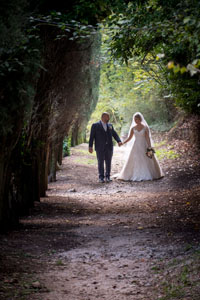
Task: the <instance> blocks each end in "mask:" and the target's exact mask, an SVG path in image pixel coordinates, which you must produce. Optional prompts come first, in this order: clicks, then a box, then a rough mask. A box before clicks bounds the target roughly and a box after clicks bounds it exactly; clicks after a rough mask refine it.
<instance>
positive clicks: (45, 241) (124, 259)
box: [0, 142, 200, 300]
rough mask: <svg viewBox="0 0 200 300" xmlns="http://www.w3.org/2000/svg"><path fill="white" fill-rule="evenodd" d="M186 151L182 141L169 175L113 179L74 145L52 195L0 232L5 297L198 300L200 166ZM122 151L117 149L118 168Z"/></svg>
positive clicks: (168, 164)
mask: <svg viewBox="0 0 200 300" xmlns="http://www.w3.org/2000/svg"><path fill="white" fill-rule="evenodd" d="M184 147H186V148H184ZM187 147H188V145H186V144H184V145H183V144H181V142H179V143H178V145H177V143H174V149H175V150H176V151H179V150H180V149H182V150H181V151H180V155H181V156H180V157H179V158H176V159H163V160H162V161H161V165H162V167H163V170H164V172H165V177H164V178H163V179H160V180H156V181H147V182H122V181H117V180H114V181H113V182H111V183H109V184H100V183H98V182H97V166H96V158H95V156H92V155H90V154H88V153H87V145H86V144H83V145H80V146H77V147H75V148H74V149H73V150H72V155H71V156H70V157H66V158H65V159H64V161H63V165H62V167H61V170H60V171H59V172H58V176H57V181H56V182H54V183H51V184H49V190H48V192H47V197H46V198H42V199H41V202H40V203H36V205H35V208H34V209H33V211H32V212H31V215H30V216H29V217H24V218H22V219H21V221H20V228H18V229H17V230H15V231H12V232H9V233H7V234H4V235H1V236H0V238H1V240H0V299H2V300H4V299H7V300H8V299H9V300H11V299H12V300H13V299H20V300H24V299H27V300H55V299H57V300H94V299H99V300H103V299H106V300H127V299H130V300H157V299H162V300H167V299H171V300H175V299H181V300H186V299H187V300H199V299H200V296H199V295H200V263H199V262H200V218H199V212H200V201H199V200H200V199H199V195H200V168H199V163H198V159H199V157H197V156H195V152H192V153H191V154H188V153H189V152H188V151H189V150H188V148H187ZM183 149H185V150H184V151H183ZM122 157H123V155H122V148H120V149H119V148H116V149H115V154H114V159H113V167H112V172H113V174H114V173H116V172H118V171H119V170H120V168H121V166H122V163H123V161H122Z"/></svg>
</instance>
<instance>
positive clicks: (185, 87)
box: [108, 0, 200, 114]
mask: <svg viewBox="0 0 200 300" xmlns="http://www.w3.org/2000/svg"><path fill="white" fill-rule="evenodd" d="M199 11H200V2H199V1H198V0H194V1H193V0H189V1H188V0H184V1H178V0H176V1H162V0H147V1H134V2H132V1H130V2H129V4H128V5H127V7H126V10H124V11H123V13H122V14H120V15H115V14H113V15H112V16H111V17H110V18H109V19H108V29H110V30H109V32H110V36H111V37H110V49H111V52H112V55H113V56H114V57H115V58H116V59H118V60H121V61H125V62H126V63H127V62H128V61H129V59H132V57H138V58H139V59H140V61H141V64H142V65H143V66H148V64H149V55H150V56H151V58H152V59H153V60H154V62H158V63H159V64H160V67H161V69H163V76H164V77H165V79H166V81H167V83H168V90H169V92H170V93H171V94H172V96H173V98H174V99H175V100H176V103H177V105H178V106H180V107H182V108H184V109H185V110H186V111H189V112H192V113H198V114H199V113H200V100H199V99H200V98H199V94H200V85H199V76H200V69H199V65H200V23H199ZM167 66H168V68H167ZM191 76H192V77H191ZM161 86H162V84H161Z"/></svg>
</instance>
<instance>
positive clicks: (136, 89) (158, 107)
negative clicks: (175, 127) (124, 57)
mask: <svg viewBox="0 0 200 300" xmlns="http://www.w3.org/2000/svg"><path fill="white" fill-rule="evenodd" d="M106 30H107V29H106V28H104V29H103V37H102V40H103V45H102V55H101V60H102V67H101V80H100V92H99V101H98V103H97V107H96V110H95V111H94V113H93V114H92V118H91V120H90V123H89V126H88V127H90V126H91V123H93V122H95V121H96V120H98V119H100V116H101V113H102V112H103V111H107V112H109V113H110V116H111V122H112V123H113V124H114V126H115V129H116V130H117V131H120V130H121V134H122V135H124V134H127V132H128V129H129V127H130V123H131V120H132V116H133V114H134V113H135V112H136V111H140V112H142V113H143V114H144V116H145V118H146V119H147V121H148V123H149V124H153V125H154V126H157V127H159V128H160V125H162V128H163V127H165V129H166V128H169V127H170V125H169V124H170V123H171V122H172V120H173V117H174V113H175V108H174V101H173V99H172V98H170V97H169V96H168V94H169V92H168V91H167V89H166V86H167V83H166V80H165V78H164V76H163V74H162V72H161V70H160V67H159V64H158V63H154V62H152V63H151V57H150V56H149V57H148V59H149V63H148V66H145V67H143V66H141V64H140V62H139V61H138V59H136V58H134V59H133V58H132V59H129V62H128V64H127V65H126V64H124V63H120V61H119V60H115V61H113V60H112V57H111V55H110V52H109V50H110V49H109V39H110V37H109V36H108V34H107V31H106ZM159 81H161V83H162V87H163V89H162V91H161V88H160V86H161V83H160V82H159Z"/></svg>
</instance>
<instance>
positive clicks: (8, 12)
mask: <svg viewBox="0 0 200 300" xmlns="http://www.w3.org/2000/svg"><path fill="white" fill-rule="evenodd" d="M25 8H26V1H22V0H18V1H17V2H15V5H14V3H13V1H3V5H2V7H1V9H2V10H3V12H2V15H1V18H0V28H1V29H0V37H1V47H0V81H1V84H2V88H1V90H0V95H1V110H0V134H1V135H4V136H5V135H6V134H8V133H10V134H11V133H12V132H13V130H14V129H15V130H17V128H16V124H18V126H21V124H20V122H21V123H22V122H23V119H24V118H26V117H28V116H27V114H28V113H30V112H31V107H32V102H33V97H34V93H35V90H34V83H35V82H34V81H35V80H36V78H37V76H38V70H39V67H40V66H39V60H40V50H39V49H40V43H39V36H38V33H37V30H35V29H31V28H30V27H29V26H30V24H28V22H27V21H26V18H25V13H24V10H25ZM19 129H20V127H19Z"/></svg>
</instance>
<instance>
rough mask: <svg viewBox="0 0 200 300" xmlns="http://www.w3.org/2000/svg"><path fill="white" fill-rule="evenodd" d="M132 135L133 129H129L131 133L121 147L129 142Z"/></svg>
mask: <svg viewBox="0 0 200 300" xmlns="http://www.w3.org/2000/svg"><path fill="white" fill-rule="evenodd" d="M133 135H134V131H133V128H131V132H130V135H129V137H128V138H127V139H126V140H125V141H124V142H123V143H122V145H124V144H125V143H127V142H129V141H130V140H131V139H132V137H133Z"/></svg>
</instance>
